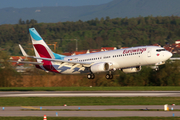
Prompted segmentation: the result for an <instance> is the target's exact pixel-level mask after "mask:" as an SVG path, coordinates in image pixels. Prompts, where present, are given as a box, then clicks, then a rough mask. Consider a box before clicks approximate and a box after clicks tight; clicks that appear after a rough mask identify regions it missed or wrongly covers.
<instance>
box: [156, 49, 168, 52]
mask: <svg viewBox="0 0 180 120" xmlns="http://www.w3.org/2000/svg"><path fill="white" fill-rule="evenodd" d="M156 51H157V52H161V51H166V49H157V50H156Z"/></svg>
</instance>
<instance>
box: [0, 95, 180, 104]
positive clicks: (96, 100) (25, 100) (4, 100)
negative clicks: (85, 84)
mask: <svg viewBox="0 0 180 120" xmlns="http://www.w3.org/2000/svg"><path fill="white" fill-rule="evenodd" d="M64 104H67V105H68V106H78V105H79V106H88V105H164V104H176V105H179V104H180V97H1V98H0V106H62V105H64Z"/></svg>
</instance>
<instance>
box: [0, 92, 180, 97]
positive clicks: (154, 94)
mask: <svg viewBox="0 0 180 120" xmlns="http://www.w3.org/2000/svg"><path fill="white" fill-rule="evenodd" d="M142 96H144V97H148V96H150V97H180V91H13V92H12V91H11V92H9V91H8V92H0V97H142Z"/></svg>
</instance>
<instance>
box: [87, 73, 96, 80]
mask: <svg viewBox="0 0 180 120" xmlns="http://www.w3.org/2000/svg"><path fill="white" fill-rule="evenodd" d="M87 78H88V79H94V78H95V75H94V74H92V73H91V74H88V75H87Z"/></svg>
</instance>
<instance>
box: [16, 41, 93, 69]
mask: <svg viewBox="0 0 180 120" xmlns="http://www.w3.org/2000/svg"><path fill="white" fill-rule="evenodd" d="M19 47H20V50H21V52H22V54H23V56H26V57H29V58H34V59H41V60H46V61H53V62H61V63H71V64H80V65H86V66H91V65H92V64H93V63H90V62H75V61H67V60H59V59H51V58H42V57H35V56H29V55H27V53H26V52H25V51H24V49H23V48H22V46H21V45H20V44H19ZM18 62H19V63H20V62H25V61H18ZM36 63H37V64H39V62H29V64H36ZM27 64H28V62H27ZM41 64H42V63H41Z"/></svg>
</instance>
